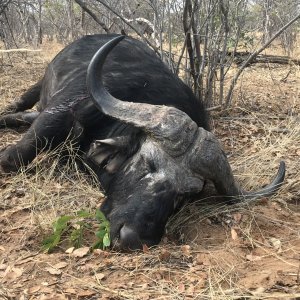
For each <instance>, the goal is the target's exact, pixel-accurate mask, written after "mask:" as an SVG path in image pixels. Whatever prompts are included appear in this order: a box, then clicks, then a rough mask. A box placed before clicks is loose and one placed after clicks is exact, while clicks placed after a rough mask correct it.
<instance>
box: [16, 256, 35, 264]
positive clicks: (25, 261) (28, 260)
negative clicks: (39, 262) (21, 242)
mask: <svg viewBox="0 0 300 300" xmlns="http://www.w3.org/2000/svg"><path fill="white" fill-rule="evenodd" d="M32 260H33V258H32V257H28V258H25V259H22V260H20V261H17V262H16V263H15V266H19V265H23V264H26V263H28V262H30V261H32Z"/></svg>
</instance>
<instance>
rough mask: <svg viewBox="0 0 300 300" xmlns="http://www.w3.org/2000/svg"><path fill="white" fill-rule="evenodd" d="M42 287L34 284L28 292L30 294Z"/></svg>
mask: <svg viewBox="0 0 300 300" xmlns="http://www.w3.org/2000/svg"><path fill="white" fill-rule="evenodd" d="M40 289H41V287H40V286H38V285H37V286H32V287H30V288H29V289H28V291H27V293H28V294H35V293H36V292H38V291H39V290H40Z"/></svg>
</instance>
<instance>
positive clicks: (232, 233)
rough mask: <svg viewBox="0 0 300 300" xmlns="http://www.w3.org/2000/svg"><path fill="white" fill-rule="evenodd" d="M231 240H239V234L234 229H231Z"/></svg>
mask: <svg viewBox="0 0 300 300" xmlns="http://www.w3.org/2000/svg"><path fill="white" fill-rule="evenodd" d="M231 238H232V239H233V240H234V241H235V240H237V239H238V238H239V237H238V234H237V232H236V230H235V229H234V228H231Z"/></svg>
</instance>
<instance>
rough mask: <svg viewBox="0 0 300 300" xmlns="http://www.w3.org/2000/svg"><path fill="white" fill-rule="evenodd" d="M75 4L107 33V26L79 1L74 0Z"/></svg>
mask: <svg viewBox="0 0 300 300" xmlns="http://www.w3.org/2000/svg"><path fill="white" fill-rule="evenodd" d="M75 2H76V3H77V4H78V5H79V6H80V7H81V8H82V9H83V10H84V11H85V12H87V13H88V14H89V15H90V16H91V17H92V18H93V19H94V21H95V22H96V23H98V24H99V25H100V26H101V27H102V29H103V30H104V31H105V32H106V33H109V29H108V28H107V26H106V25H105V24H104V23H103V22H101V21H100V20H99V18H98V17H97V16H96V15H95V14H94V13H93V12H92V11H91V10H90V9H89V8H88V7H87V6H86V5H85V4H84V3H83V2H82V1H81V0H75Z"/></svg>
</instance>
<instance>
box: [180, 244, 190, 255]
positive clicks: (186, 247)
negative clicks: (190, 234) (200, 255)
mask: <svg viewBox="0 0 300 300" xmlns="http://www.w3.org/2000/svg"><path fill="white" fill-rule="evenodd" d="M181 251H182V253H183V254H184V256H187V257H189V256H190V255H191V246H189V245H183V246H181Z"/></svg>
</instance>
